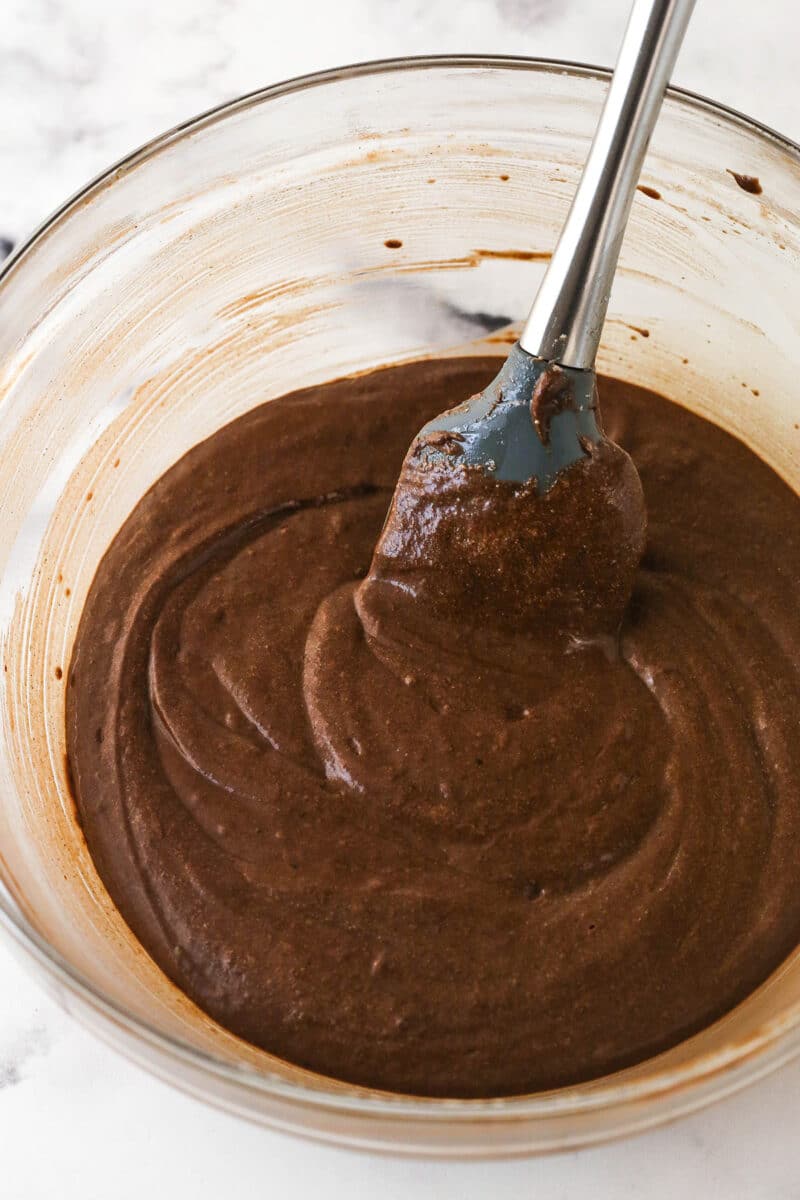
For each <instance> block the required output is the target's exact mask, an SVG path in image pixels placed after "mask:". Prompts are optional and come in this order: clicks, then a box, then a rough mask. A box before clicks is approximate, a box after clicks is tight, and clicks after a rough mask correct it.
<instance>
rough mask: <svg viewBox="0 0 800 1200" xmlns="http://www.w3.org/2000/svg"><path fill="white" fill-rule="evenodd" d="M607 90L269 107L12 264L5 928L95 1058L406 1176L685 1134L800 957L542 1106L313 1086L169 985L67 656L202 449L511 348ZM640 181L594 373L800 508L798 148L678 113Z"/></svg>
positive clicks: (462, 75)
mask: <svg viewBox="0 0 800 1200" xmlns="http://www.w3.org/2000/svg"><path fill="white" fill-rule="evenodd" d="M607 79H608V76H607V73H606V72H604V71H601V70H597V69H595V68H591V67H582V66H575V65H569V64H564V63H550V62H540V61H532V60H522V59H500V58H494V59H482V58H431V59H420V60H411V61H402V62H385V63H376V64H367V65H364V66H358V67H351V68H346V69H343V70H339V71H330V72H326V73H324V74H320V75H314V76H310V77H308V78H305V79H300V80H295V81H292V82H289V83H285V84H281V85H279V86H277V87H272V88H268V89H267V90H265V91H263V92H259V93H257V94H255V95H252V96H248V97H245V98H243V99H241V100H238V101H236V102H234V103H232V104H229V105H227V106H225V107H223V108H220V109H217V110H215V111H213V112H210V113H207V114H206V115H204V116H202V117H199V118H198V119H196V120H194V121H191V122H189V123H187V124H186V125H184V126H182V127H180V128H178V129H175V130H173V131H172V132H170V133H168V134H165V135H164V136H163V137H161V138H159V139H157V140H156V141H154V142H152V143H151V144H150V145H148V146H146V147H144V148H143V149H142V150H139V151H138V152H136V153H135V154H133V155H132V156H131V157H130V158H128V159H126V160H125V161H124V162H122V163H120V164H119V165H117V166H115V167H113V168H112V169H111V170H110V171H108V172H107V173H106V174H105V175H103V176H102V177H101V178H99V179H98V180H96V181H95V182H94V183H92V184H90V185H89V186H88V187H87V188H86V189H85V190H84V191H82V192H81V193H80V194H79V195H78V196H76V197H75V198H74V199H73V200H72V201H70V202H69V203H68V204H66V205H65V206H64V208H63V209H61V211H60V212H58V213H56V215H55V216H54V217H52V218H51V219H50V220H49V221H48V222H47V223H46V224H45V225H44V226H43V227H42V229H40V230H39V231H38V233H37V234H36V235H35V236H34V237H33V238H32V239H31V240H30V241H29V242H28V243H27V245H25V246H23V247H21V248H20V249H19V251H18V252H17V253H16V255H15V256H14V257H13V258H12V259H11V260H10V261H9V262H8V263H7V264H6V266H5V268H4V270H3V271H2V273H1V274H0V406H1V408H2V421H0V504H2V512H3V522H2V527H0V636H1V637H2V654H3V674H2V676H1V677H0V678H2V688H0V795H1V796H2V804H0V879H1V880H2V885H3V886H2V889H0V920H1V922H2V925H3V927H4V929H5V931H6V933H7V934H8V935H9V936H10V938H11V939H12V941H13V943H14V944H15V945H16V947H17V948H18V950H19V952H20V954H21V955H22V956H23V958H24V959H25V961H26V962H27V963H28V964H29V966H30V967H31V968H32V969H33V970H34V971H35V972H36V974H37V975H38V976H39V977H40V979H41V980H42V982H43V983H44V984H45V985H46V987H47V988H48V989H49V991H50V992H51V993H52V994H54V995H55V996H56V997H57V998H58V999H59V1000H60V1001H61V1003H62V1004H63V1005H64V1006H65V1007H66V1008H67V1009H69V1011H70V1012H72V1013H74V1014H75V1016H76V1017H78V1018H79V1019H80V1020H81V1021H82V1022H83V1023H84V1024H86V1025H88V1026H90V1027H91V1028H92V1029H94V1030H95V1032H96V1033H97V1034H98V1035H100V1036H101V1037H103V1038H105V1039H106V1040H107V1041H109V1042H111V1043H113V1044H114V1045H115V1046H116V1047H118V1048H119V1049H120V1050H122V1051H123V1052H124V1053H126V1054H128V1055H129V1056H130V1057H131V1058H133V1059H135V1060H136V1061H138V1062H139V1063H141V1064H143V1065H144V1066H146V1067H147V1068H148V1069H150V1070H152V1071H153V1072H154V1073H155V1074H157V1075H159V1076H161V1077H162V1078H164V1079H167V1080H169V1081H171V1082H172V1083H175V1084H177V1085H178V1086H179V1087H182V1088H184V1089H185V1090H186V1091H188V1092H191V1093H193V1094H194V1095H196V1096H199V1097H202V1098H203V1099H205V1100H208V1101H210V1102H212V1103H215V1104H217V1105H220V1106H221V1107H223V1108H226V1109H228V1110H231V1111H233V1112H237V1113H239V1114H241V1115H243V1116H247V1117H250V1118H252V1119H254V1120H257V1121H261V1122H263V1123H265V1124H268V1125H272V1126H276V1127H280V1128H283V1129H287V1130H292V1131H295V1132H299V1133H304V1134H307V1135H310V1136H314V1137H316V1138H321V1139H325V1140H328V1141H334V1142H338V1143H341V1144H347V1145H351V1146H362V1147H371V1148H374V1149H382V1150H395V1151H404V1152H409V1153H418V1154H430V1155H452V1156H458V1157H469V1156H487V1155H508V1154H523V1153H533V1152H537V1151H545V1150H554V1149H559V1148H566V1147H572V1146H578V1145H582V1144H587V1143H591V1142H595V1141H598V1140H600V1139H604V1138H608V1137H611V1136H614V1135H619V1134H623V1133H626V1132H629V1131H632V1130H637V1129H642V1128H644V1127H646V1126H650V1125H653V1124H656V1123H657V1122H661V1121H666V1120H669V1119H671V1118H674V1117H676V1116H678V1115H679V1114H681V1113H685V1112H688V1111H690V1110H692V1109H694V1108H697V1107H698V1106H700V1105H702V1104H705V1103H708V1102H709V1101H711V1100H713V1099H716V1098H718V1097H720V1096H723V1095H725V1094H726V1093H728V1092H730V1091H732V1090H734V1089H735V1088H739V1087H741V1086H742V1085H744V1084H745V1083H748V1082H750V1081H751V1080H753V1079H756V1078H757V1077H759V1076H761V1075H763V1074H764V1073H765V1072H767V1071H769V1070H771V1069H773V1068H774V1067H776V1066H778V1065H779V1064H780V1063H782V1062H785V1061H786V1060H787V1059H789V1058H790V1057H791V1056H792V1055H795V1054H797V1053H798V1050H800V954H798V953H795V954H794V955H793V956H792V957H791V959H790V960H789V961H787V962H786V963H785V964H784V965H783V967H782V968H781V969H780V970H779V971H777V972H776V973H775V974H774V975H773V976H772V977H771V978H770V979H769V980H768V981H767V982H766V983H765V984H764V985H763V986H762V987H761V988H759V989H758V991H757V992H756V993H754V994H753V995H752V996H750V997H749V999H747V1000H746V1001H745V1002H744V1003H743V1004H741V1005H740V1006H739V1007H738V1008H737V1009H736V1010H735V1011H733V1012H732V1013H730V1014H729V1015H728V1016H726V1017H725V1018H724V1019H723V1020H721V1021H718V1022H717V1023H716V1024H715V1025H714V1026H713V1027H712V1028H710V1029H708V1030H706V1031H705V1032H703V1033H701V1034H700V1035H698V1036H696V1037H694V1038H692V1039H690V1040H689V1041H686V1042H684V1043H683V1044H682V1045H680V1046H677V1047H675V1048H674V1049H672V1050H670V1051H669V1052H668V1053H665V1054H662V1055H660V1056H659V1057H657V1058H654V1059H651V1060H650V1061H648V1062H645V1063H642V1064H640V1065H639V1066H637V1067H634V1068H631V1069H629V1070H626V1071H623V1072H620V1073H618V1074H616V1075H613V1076H610V1077H608V1078H604V1079H598V1080H595V1081H593V1082H591V1083H586V1084H582V1085H580V1086H576V1087H569V1088H564V1089H562V1090H559V1091H555V1092H548V1093H542V1094H537V1095H532V1096H526V1097H519V1098H513V1099H502V1100H488V1101H479V1100H473V1101H463V1100H462V1101H449V1100H431V1099H418V1098H414V1097H401V1096H392V1095H388V1094H385V1093H377V1092H371V1091H367V1090H364V1089H361V1088H354V1087H351V1086H349V1085H345V1084H342V1083H339V1082H336V1081H333V1080H330V1079H326V1078H323V1077H321V1076H317V1075H314V1074H312V1073H310V1072H307V1071H302V1070H299V1069H297V1068H295V1067H293V1066H292V1065H291V1064H288V1063H285V1062H282V1061H280V1060H278V1059H276V1058H273V1057H271V1056H270V1055H268V1054H266V1053H264V1052H262V1051H259V1050H256V1049H255V1048H253V1047H252V1046H248V1045H246V1044H244V1043H243V1042H241V1041H239V1040H238V1039H236V1038H235V1037H233V1036H232V1035H231V1034H229V1033H227V1032H226V1031H225V1030H223V1029H221V1028H220V1027H219V1026H217V1025H216V1024H215V1023H214V1022H213V1021H212V1020H211V1019H210V1018H208V1017H207V1016H205V1015H204V1014H203V1013H202V1012H200V1011H199V1010H198V1009H196V1008H195V1007H194V1006H193V1005H192V1004H191V1003H190V1002H189V1001H188V1000H187V999H186V997H185V996H183V995H182V994H181V993H180V992H179V991H178V990H177V989H176V988H174V987H173V986H172V985H171V984H170V983H169V982H168V981H167V980H166V979H165V978H164V976H163V975H162V974H161V973H160V971H159V970H158V969H157V968H156V967H155V965H154V964H153V962H152V961H151V960H150V959H149V957H148V956H147V955H146V954H145V952H144V951H143V950H142V949H141V947H140V946H139V945H138V943H137V942H136V941H135V939H134V938H133V936H132V935H131V933H130V931H129V930H128V928H127V926H126V925H125V924H124V922H123V921H122V919H121V918H120V916H119V915H118V913H117V912H116V910H115V908H114V906H113V904H112V903H111V901H110V899H109V897H108V895H107V894H106V892H105V889H104V888H103V885H102V883H101V882H100V880H99V878H98V876H97V873H96V871H95V869H94V866H93V864H92V860H91V858H90V856H89V854H88V852H87V849H86V846H85V843H84V842H83V839H82V837H81V834H80V831H79V828H78V826H77V823H76V819H75V814H74V809H73V804H72V800H71V797H70V791H69V783H68V777H67V770H66V762H65V754H64V702H65V689H66V687H67V682H68V681H67V674H68V672H67V666H68V664H69V660H70V652H71V645H72V641H73V638H74V636H75V630H76V625H77V622H78V619H79V616H80V612H81V608H82V605H83V602H84V598H85V596H86V592H87V589H88V587H89V585H90V583H91V580H92V577H93V575H94V572H95V568H96V566H97V563H98V561H99V559H100V557H101V556H102V554H103V552H104V550H105V549H106V547H107V545H108V543H109V541H110V540H111V538H112V537H113V535H114V533H115V531H116V530H117V529H118V528H119V526H120V524H121V522H122V521H123V520H124V518H125V516H126V515H127V514H128V512H129V511H130V510H131V509H132V508H133V506H134V505H135V503H136V502H137V500H138V499H139V498H140V496H141V495H142V494H143V492H144V491H145V490H146V489H147V488H148V487H149V485H150V484H151V483H153V481H154V480H155V479H156V478H157V477H158V476H159V475H160V474H161V473H162V472H163V471H164V470H165V469H166V468H167V467H169V466H170V465H171V464H172V463H173V462H175V460H176V459H177V458H179V457H180V456H181V455H182V454H183V453H184V452H185V451H186V450H187V449H188V448H189V447H190V446H191V445H193V444H194V443H195V442H197V441H198V440H199V439H201V438H204V437H206V436H207V435H208V434H210V433H212V432H213V431H214V430H216V429H217V428H218V427H219V426H221V425H223V424H224V423H226V422H228V421H230V420H231V419H232V418H234V417H236V416H238V415H239V414H240V413H242V412H244V411H246V410H247V409H248V408H250V407H251V406H253V405H255V404H258V403H261V402H262V401H264V400H267V399H269V398H270V397H272V396H275V395H278V394H280V393H281V392H284V391H286V390H288V389H290V388H292V387H296V386H301V385H305V384H309V383H312V382H315V381H319V380H326V379H330V378H333V377H335V376H338V375H342V374H346V373H348V372H353V371H360V370H364V369H366V368H369V367H372V366H375V365H378V364H383V363H387V362H393V361H398V360H401V359H405V358H410V357H415V356H420V355H425V354H427V353H430V352H432V351H444V350H447V349H450V348H452V347H454V346H457V345H459V344H463V343H467V342H474V340H475V339H476V338H478V339H480V338H483V340H482V341H481V342H480V343H476V348H482V349H484V350H485V349H486V348H487V347H488V348H489V349H492V350H493V351H495V352H497V353H498V354H501V353H502V352H503V351H504V348H505V347H506V345H507V340H508V336H509V335H508V331H507V330H503V329H502V328H500V329H499V332H498V331H497V330H496V327H502V326H504V325H505V324H506V323H507V322H512V323H513V322H515V321H519V320H520V319H521V318H522V317H523V316H524V314H525V312H526V310H527V306H528V303H529V301H530V299H531V297H532V295H533V293H534V290H535V288H536V286H537V282H538V279H539V277H540V275H541V272H542V270H543V264H544V261H545V260H546V258H547V254H548V252H549V250H550V248H551V247H552V246H553V244H554V240H555V237H556V234H557V231H558V229H559V227H560V225H561V222H562V220H563V217H564V214H565V212H566V208H567V205H568V202H569V199H570V196H571V194H572V191H573V189H574V187H575V184H576V181H577V178H578V173H579V170H580V166H581V163H582V161H583V159H584V156H585V154H586V150H587V146H588V142H589V139H590V137H591V133H592V130H593V128H594V125H595V121H596V118H597V115H598V110H599V106H600V104H601V102H602V99H603V95H604V92H605V89H606V85H607ZM731 171H735V172H739V173H744V174H748V175H753V176H758V177H759V178H760V179H761V182H762V185H763V193H762V194H761V195H754V194H751V193H749V192H746V191H744V190H742V188H741V187H739V186H738V185H737V183H736V181H735V180H734V178H733V176H732V175H731V174H730V173H729V172H731ZM643 183H644V184H645V185H646V187H647V188H648V189H649V194H645V193H644V192H642V193H641V194H639V195H637V198H636V202H635V204H634V209H633V214H632V218H631V222H630V228H629V230H628V234H627V238H626V241H625V246H624V249H623V252H622V260H621V266H620V271H619V275H618V278H617V282H616V286H615V288H614V294H613V297H612V300H611V307H610V313H609V320H608V323H607V326H606V330H605V338H604V344H603V350H602V357H601V363H600V365H601V368H602V369H603V370H605V371H610V372H613V373H616V374H617V375H620V376H622V377H624V378H629V379H634V380H636V381H638V382H639V383H642V384H645V385H649V386H651V387H654V388H657V389H660V390H662V391H663V392H664V393H666V394H667V395H669V396H671V397H673V398H675V399H677V400H680V402H681V403H683V404H685V405H686V406H687V407H688V408H690V409H693V410H696V411H697V412H700V413H703V414H704V415H707V416H709V417H710V418H712V419H713V420H715V421H716V422H718V423H719V424H720V425H722V426H724V427H725V428H727V429H731V430H733V431H735V432H736V433H738V435H739V436H740V437H741V438H743V439H744V440H745V441H747V442H748V443H749V444H750V445H751V446H752V447H753V448H754V449H755V450H756V451H757V452H758V453H759V454H760V455H762V456H763V457H764V458H765V459H767V460H768V461H769V462H770V463H771V464H772V465H773V466H774V467H775V468H776V469H777V470H778V471H779V472H780V473H781V474H782V475H783V476H784V477H785V478H786V479H787V480H789V481H790V482H791V483H793V484H794V486H795V487H800V432H798V424H800V412H798V404H797V400H796V387H797V384H796V376H797V367H798V364H800V324H799V323H798V318H797V315H796V306H795V305H794V303H793V298H794V296H795V295H796V279H797V270H798V256H799V255H800V220H799V219H798V216H797V196H798V188H799V187H800V151H798V148H797V147H796V146H793V145H792V144H791V143H789V142H787V141H786V140H785V139H783V138H781V137H779V136H778V135H777V134H774V133H771V132H770V131H769V130H766V129H763V128H761V127H759V126H758V125H756V124H755V123H753V122H751V121H748V120H746V119H745V118H743V117H740V116H738V115H736V114H735V113H732V112H729V111H726V110H724V109H721V108H719V107H717V106H715V105H713V104H711V103H709V102H708V101H706V100H702V99H700V98H698V97H695V96H691V95H688V94H686V93H682V92H677V91H673V92H671V93H670V95H669V96H668V98H667V101H666V103H665V106H664V111H663V114H662V117H661V120H660V122H659V125H658V129H657V132H656V135H655V138H654V141H653V145H652V149H651V152H650V154H649V157H648V159H647V164H646V169H645V175H644V179H643ZM492 330H496V331H495V332H492ZM512 336H513V334H512ZM755 393H758V394H755Z"/></svg>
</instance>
